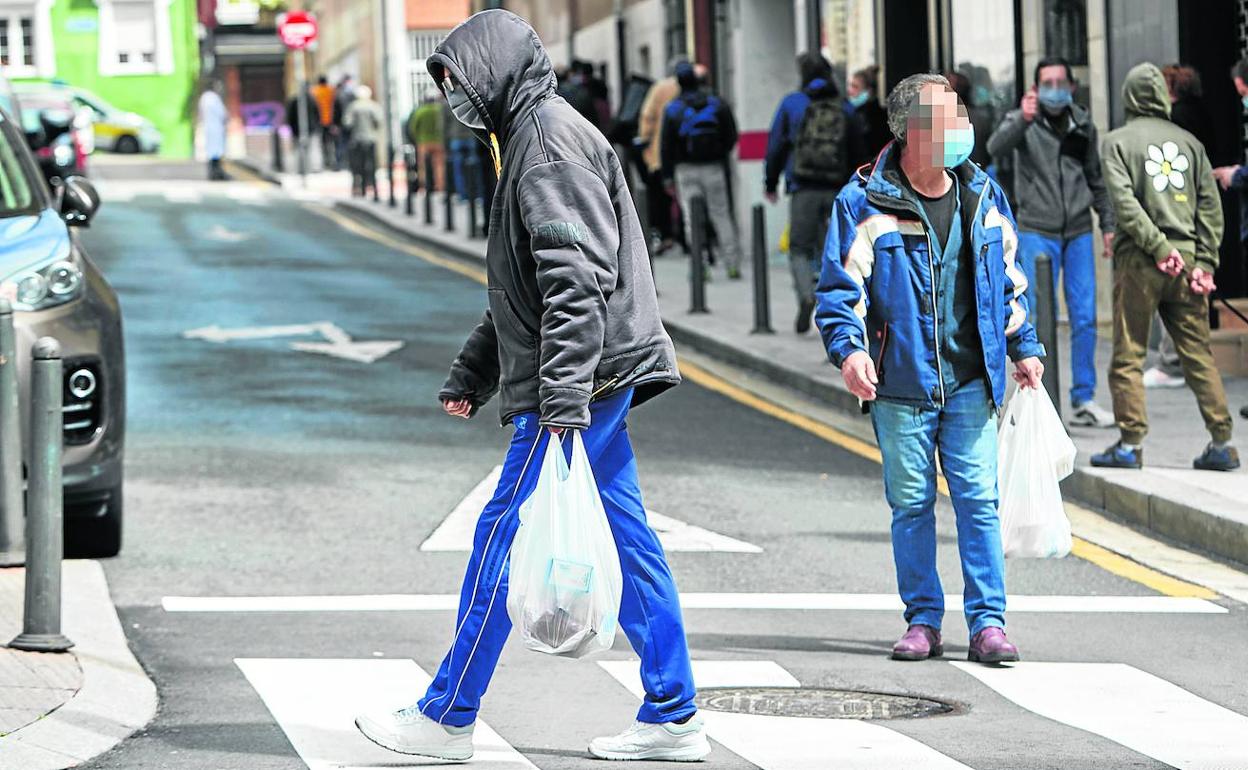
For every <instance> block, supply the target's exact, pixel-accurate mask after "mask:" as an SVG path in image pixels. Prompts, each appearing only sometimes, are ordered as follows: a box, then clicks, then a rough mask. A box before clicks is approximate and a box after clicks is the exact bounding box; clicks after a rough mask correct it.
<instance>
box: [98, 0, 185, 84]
mask: <svg viewBox="0 0 1248 770" xmlns="http://www.w3.org/2000/svg"><path fill="white" fill-rule="evenodd" d="M169 1H170V0H97V3H98V5H99V8H100V53H99V68H100V74H103V75H153V74H162V75H167V74H169V73H171V72H173V51H172V48H173V40H172V37H171V34H172V33H171V31H170V27H169Z"/></svg>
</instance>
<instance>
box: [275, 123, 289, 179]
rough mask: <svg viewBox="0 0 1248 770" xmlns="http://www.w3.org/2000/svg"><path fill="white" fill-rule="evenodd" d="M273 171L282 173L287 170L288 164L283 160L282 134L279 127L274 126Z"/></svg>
mask: <svg viewBox="0 0 1248 770" xmlns="http://www.w3.org/2000/svg"><path fill="white" fill-rule="evenodd" d="M272 137H273V170H274V171H276V172H278V173H281V172H283V171H285V170H286V164H285V162H283V160H282V132H281V131H279V130H278V127H277V126H273V134H272Z"/></svg>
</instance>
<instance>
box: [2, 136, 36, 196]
mask: <svg viewBox="0 0 1248 770" xmlns="http://www.w3.org/2000/svg"><path fill="white" fill-rule="evenodd" d="M0 120H3V118H0ZM3 128H4V126H0V217H11V216H14V215H16V214H26V213H30V211H31V210H32V209H33V207H34V204H35V196H34V191H33V190H32V189H31V185H30V179H29V178H28V177H27V176H26V170H25V169H24V168H23V166H22V162H21V158H20V157H19V156H18V153H19V152H21V150H16V149H14V147H13V144H12V140H11V136H13V135H16V132H9V131H6V130H3Z"/></svg>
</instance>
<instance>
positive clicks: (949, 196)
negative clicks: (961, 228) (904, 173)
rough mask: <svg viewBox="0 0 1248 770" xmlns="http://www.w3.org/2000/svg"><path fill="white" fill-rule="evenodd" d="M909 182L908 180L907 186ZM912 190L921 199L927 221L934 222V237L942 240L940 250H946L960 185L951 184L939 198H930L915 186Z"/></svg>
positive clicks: (920, 202)
mask: <svg viewBox="0 0 1248 770" xmlns="http://www.w3.org/2000/svg"><path fill="white" fill-rule="evenodd" d="M908 184H909V183H908V182H907V186H908ZM910 191H911V192H913V193H914V197H916V198H918V199H919V205H921V206H922V207H923V213H924V214H926V215H927V221H928V222H930V223H931V224H932V237H933V238H934V239H937V240H939V241H940V247H941V249H940V250H941V251H944V250H945V249H944V247H945V244H947V243H948V242H949V228H950V227H952V226H953V214H954V211H955V210H956V209H957V204H958V200H957V198H958V185H957V184H956V183H954V184H951V185H949V189H948V190H947V191H946V192H945V194H944V195H942V196H940V197H939V198H929V197H927V196H926V195H924V194H922V193H920V192H918V191H917V190H915V189H914V188H910Z"/></svg>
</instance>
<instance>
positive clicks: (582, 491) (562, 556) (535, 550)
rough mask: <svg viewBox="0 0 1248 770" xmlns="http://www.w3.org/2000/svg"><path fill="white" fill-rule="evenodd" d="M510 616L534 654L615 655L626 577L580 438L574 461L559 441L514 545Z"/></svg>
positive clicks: (575, 438)
mask: <svg viewBox="0 0 1248 770" xmlns="http://www.w3.org/2000/svg"><path fill="white" fill-rule="evenodd" d="M510 570H511V576H510V578H509V582H508V593H507V614H508V615H509V616H510V617H511V622H512V624H513V625H514V626H515V627H516V629H517V631H519V633H520V638H521V640H522V641H523V642H524V645H525V646H526V647H528V648H529V649H530V650H536V651H538V652H544V653H547V654H550V655H561V656H564V657H569V658H581V657H585V656H587V655H593V654H594V653H598V652H603V651H605V650H609V649H611V645H612V644H613V643H614V642H615V632H616V629H617V628H618V626H619V615H620V595H621V593H622V592H623V589H624V577H623V575H622V574H621V572H620V556H619V553H618V552H617V551H616V549H615V538H614V537H613V536H612V535H611V527H610V525H609V524H608V523H607V514H606V511H605V510H603V507H602V498H601V497H599V495H598V485H597V483H596V482H595V481H594V472H593V470H592V469H591V468H590V467H589V457H588V456H587V455H586V454H585V445H584V443H583V442H582V440H581V435H580V433H579V432H577V431H572V462H571V464H570V465H569V463H568V462H567V461H566V460H565V459H564V456H563V446H562V444H561V442H560V440H559V438H558V437H557V436H551V438H550V442H549V443H548V444H547V445H546V456H545V458H544V459H543V460H542V468H541V471H540V473H539V475H538V479H537V486H536V487H535V488H534V490H533V494H532V495H531V496H530V497H529V499H528V500H526V501H525V502H524V503H523V504H522V505H521V506H520V529H519V530H518V531H517V533H516V538H515V542H514V543H513V544H512V547H511V567H510Z"/></svg>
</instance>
